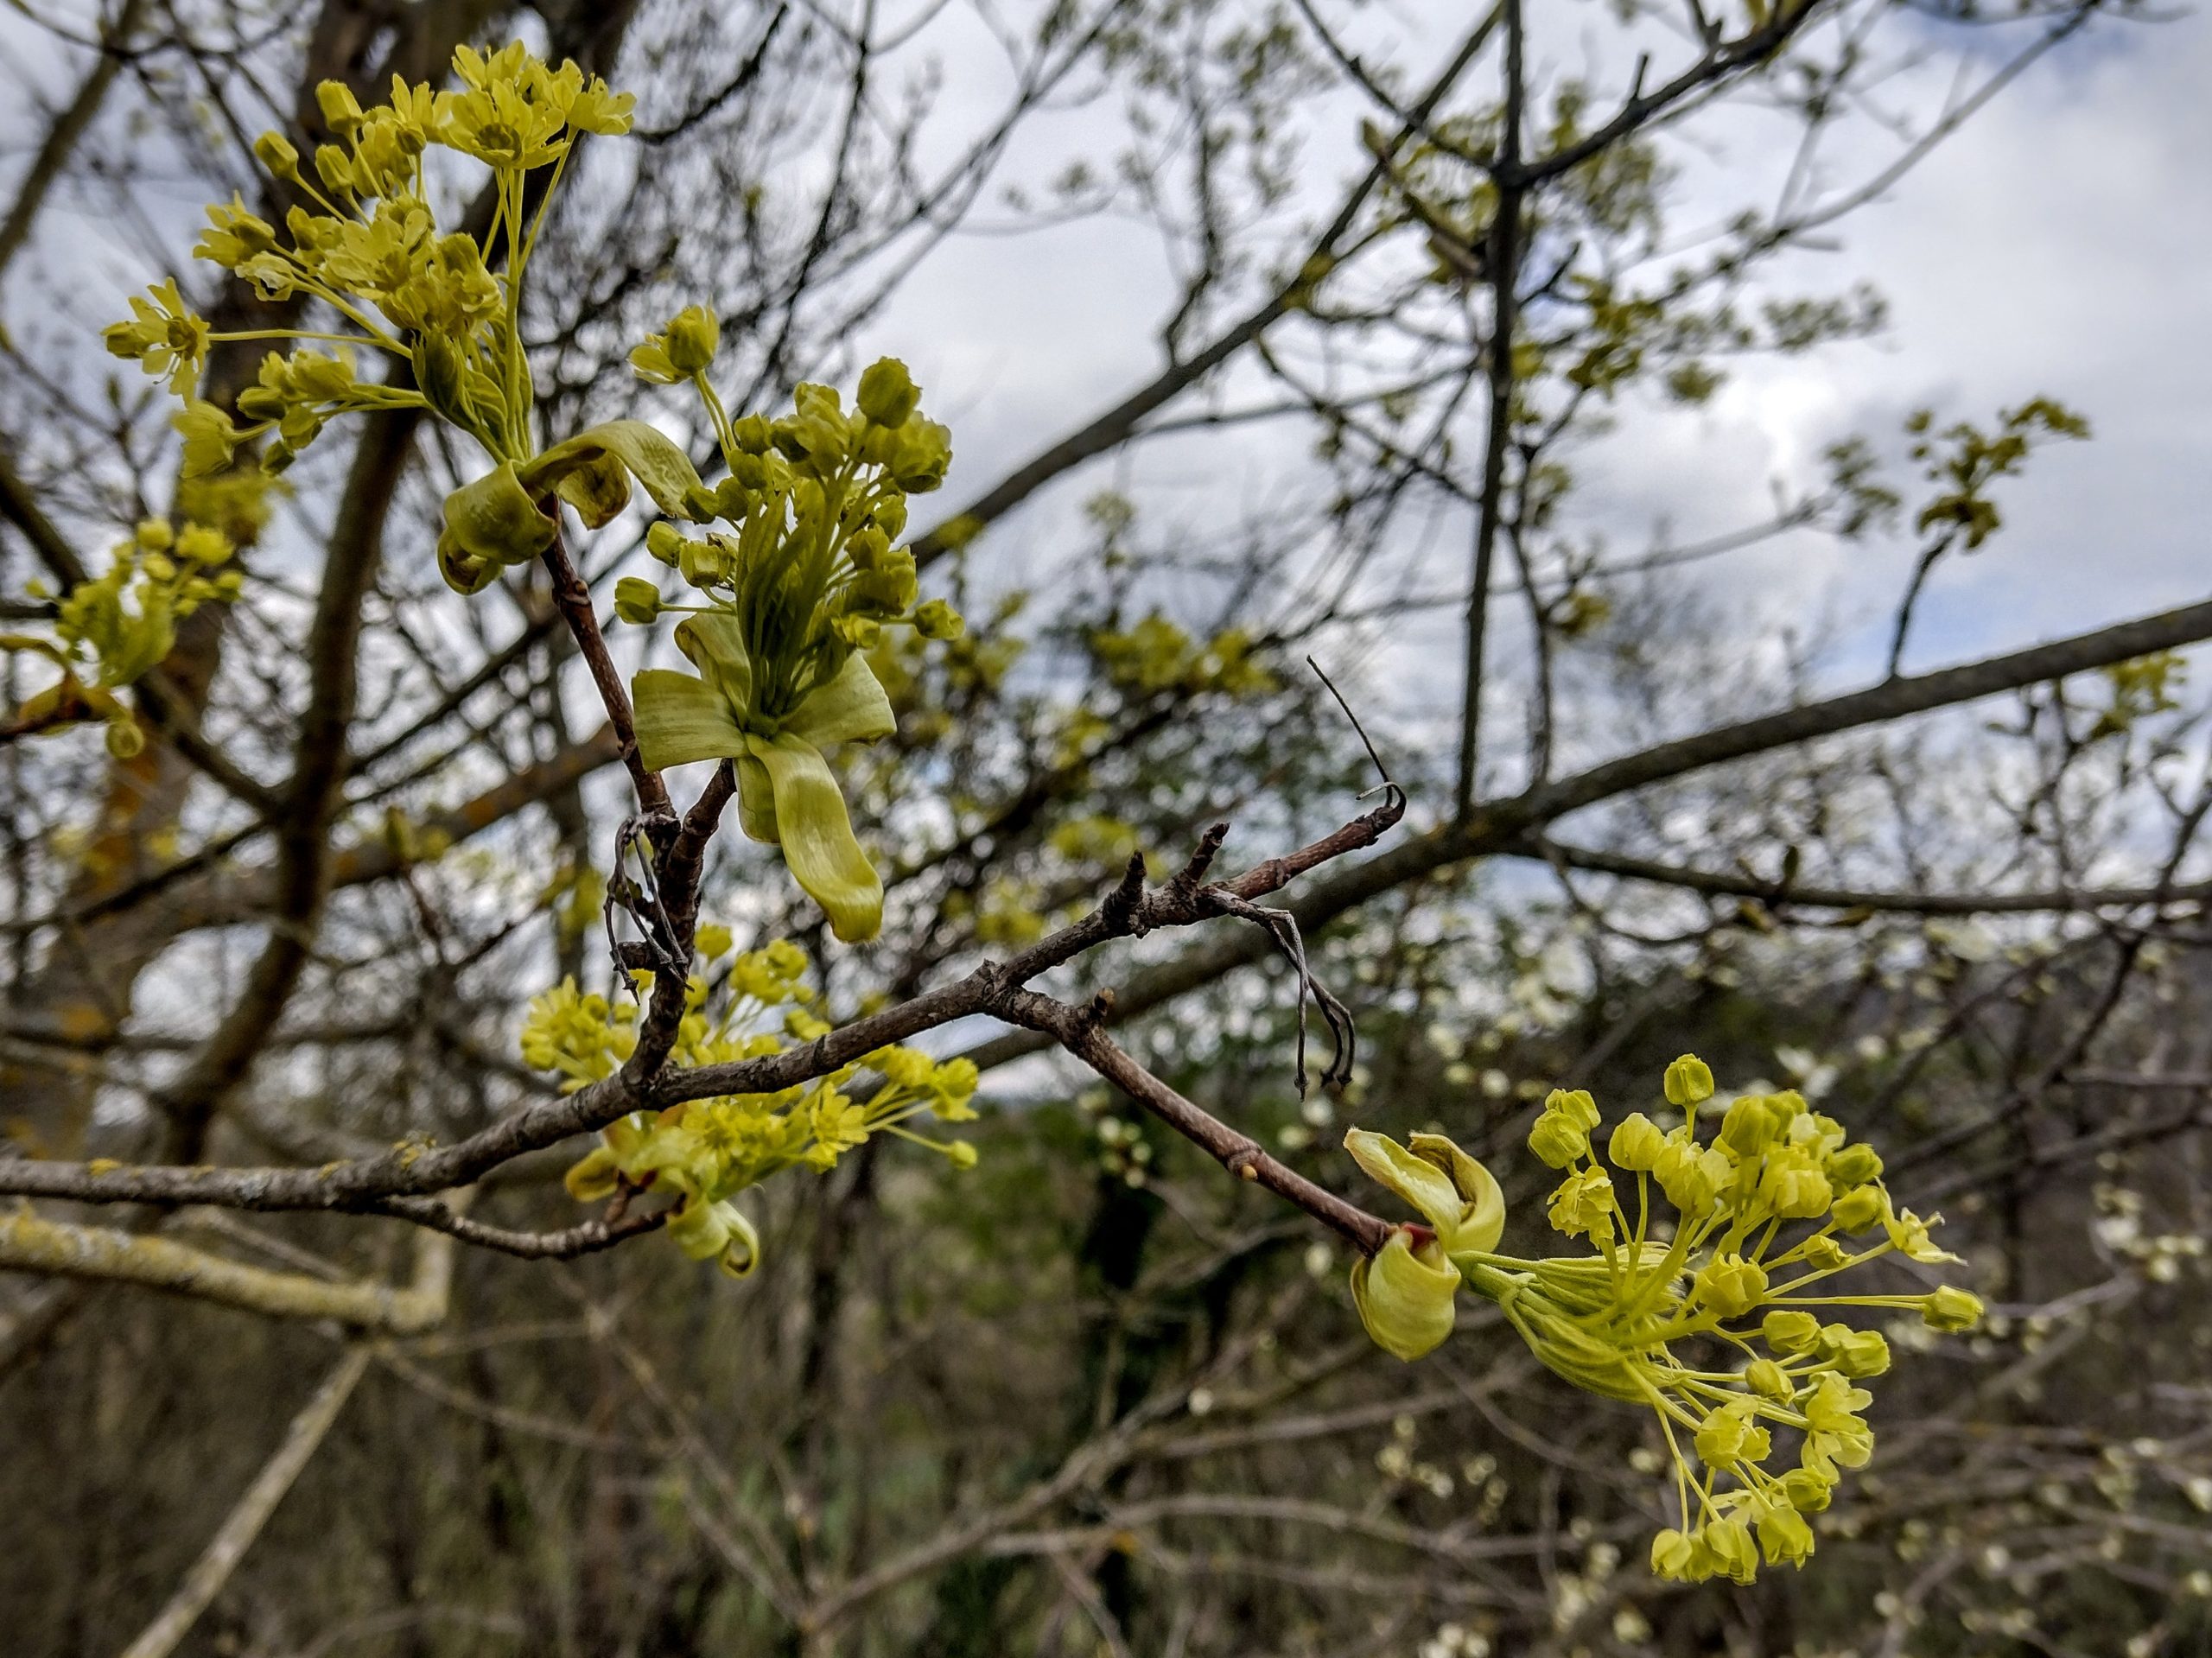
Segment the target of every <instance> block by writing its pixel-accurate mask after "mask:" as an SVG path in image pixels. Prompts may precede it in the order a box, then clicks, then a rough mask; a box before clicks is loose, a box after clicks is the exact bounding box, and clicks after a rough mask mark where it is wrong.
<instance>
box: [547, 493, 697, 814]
mask: <svg viewBox="0 0 2212 1658" xmlns="http://www.w3.org/2000/svg"><path fill="white" fill-rule="evenodd" d="M544 563H545V573H546V574H547V575H549V576H550V577H551V578H552V581H553V603H554V605H555V607H556V608H557V609H558V610H559V611H560V613H561V619H563V621H565V622H567V623H568V625H569V633H570V634H571V635H572V636H574V638H575V641H576V649H577V651H579V652H580V653H581V654H582V657H583V659H584V665H585V666H586V667H587V668H588V669H589V670H591V683H592V684H593V686H594V688H595V689H597V690H598V692H599V700H600V701H601V702H602V703H604V704H605V705H606V708H607V724H608V725H609V726H611V727H613V730H614V740H615V742H616V743H617V744H618V745H620V750H621V754H622V764H623V765H626V766H627V767H628V768H629V771H630V782H631V785H632V787H634V788H635V789H636V790H637V791H638V804H639V808H640V810H643V811H645V813H646V814H647V815H648V816H655V815H660V814H666V815H670V816H673V815H674V810H675V809H674V808H673V807H672V806H671V804H669V798H668V785H666V784H664V783H663V782H662V781H661V778H660V773H659V772H648V771H647V770H646V769H645V761H644V760H643V759H640V758H639V753H638V731H637V725H636V722H635V721H633V720H632V718H631V715H630V691H629V688H628V687H627V686H626V685H625V684H624V683H622V675H621V672H620V670H618V669H617V668H616V667H615V665H614V658H613V656H611V655H610V654H608V652H607V635H606V634H605V633H603V632H601V631H600V626H599V613H597V612H596V611H595V610H594V609H593V608H592V602H591V589H590V588H588V587H587V586H586V585H585V584H584V578H583V575H582V572H580V571H579V570H578V569H576V565H575V560H574V559H572V558H570V557H569V549H568V545H567V543H566V541H565V540H564V539H563V537H562V536H561V534H560V533H559V532H558V531H557V530H556V532H555V534H554V537H553V540H552V542H551V543H550V545H548V546H547V548H546V549H545V553H544Z"/></svg>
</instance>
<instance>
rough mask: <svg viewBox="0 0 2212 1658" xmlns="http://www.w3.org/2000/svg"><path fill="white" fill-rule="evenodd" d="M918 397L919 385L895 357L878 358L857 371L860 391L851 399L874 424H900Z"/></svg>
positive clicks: (896, 426)
mask: <svg viewBox="0 0 2212 1658" xmlns="http://www.w3.org/2000/svg"><path fill="white" fill-rule="evenodd" d="M921 400H922V393H921V388H920V387H918V386H917V385H916V384H914V381H913V377H912V375H910V374H908V373H907V372H906V365H905V364H904V363H902V362H900V361H899V359H897V358H895V357H885V358H881V359H878V360H877V361H876V362H874V363H872V364H870V365H868V368H866V369H865V370H863V371H862V372H861V389H860V394H859V396H858V397H857V398H856V399H855V401H856V402H857V403H859V404H860V408H861V413H862V414H863V415H866V416H868V418H869V419H870V420H872V421H874V422H875V423H876V424H877V425H878V426H883V427H889V428H893V429H896V428H898V427H900V426H904V425H905V424H906V417H907V416H909V415H911V414H912V413H913V412H914V410H915V408H916V406H917V405H918V404H919V403H920V402H921Z"/></svg>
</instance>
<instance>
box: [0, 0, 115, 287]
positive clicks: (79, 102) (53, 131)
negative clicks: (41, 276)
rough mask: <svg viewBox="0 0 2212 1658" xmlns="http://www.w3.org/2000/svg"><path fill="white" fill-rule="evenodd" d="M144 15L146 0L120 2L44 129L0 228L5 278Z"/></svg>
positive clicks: (0, 263) (0, 256)
mask: <svg viewBox="0 0 2212 1658" xmlns="http://www.w3.org/2000/svg"><path fill="white" fill-rule="evenodd" d="M145 10H146V0H124V3H123V9H122V10H120V11H118V12H117V13H116V15H115V21H114V22H112V23H110V24H108V25H107V26H105V28H103V29H101V30H100V40H99V58H98V59H97V60H95V61H94V62H93V64H92V69H91V71H90V73H87V74H86V76H85V79H83V80H82V81H81V82H79V85H78V87H77V94H76V96H75V97H73V98H71V99H70V100H69V102H68V104H67V106H66V107H65V108H63V109H62V111H60V113H59V114H58V115H56V116H55V117H54V124H53V125H52V126H50V127H48V129H47V132H46V137H45V139H44V140H43V141H42V142H41V143H40V145H39V147H38V154H37V155H35V156H33V157H32V158H31V164H30V165H29V167H28V168H25V169H24V171H23V181H22V184H20V185H19V186H17V187H16V200H15V204H14V205H13V206H10V208H9V209H8V217H7V219H6V220H5V222H3V223H0V272H4V271H5V270H7V268H8V267H9V265H10V264H12V263H14V261H15V257H16V254H18V253H20V252H21V251H22V248H23V244H24V243H25V242H26V241H27V240H29V237H30V232H31V224H32V222H33V221H34V220H35V219H37V217H38V215H39V210H40V209H41V207H43V206H45V205H46V197H47V193H48V191H49V190H51V189H52V188H53V187H54V181H55V180H56V179H57V178H59V177H60V175H61V169H62V168H63V166H64V165H65V164H67V162H68V159H69V155H70V152H71V151H72V150H73V149H76V147H77V143H78V141H79V139H81V138H82V137H84V136H85V129H86V128H87V127H89V126H91V125H92V118H93V117H94V116H96V115H98V114H99V108H100V105H101V104H102V103H103V102H104V101H105V99H106V98H107V89H108V87H109V86H111V85H112V84H113V82H114V80H115V77H116V75H117V73H118V72H119V71H120V70H121V69H122V67H123V64H124V48H127V47H128V46H129V45H130V36H131V35H132V34H134V33H135V32H136V31H137V28H138V20H139V18H140V17H142V16H144V15H145Z"/></svg>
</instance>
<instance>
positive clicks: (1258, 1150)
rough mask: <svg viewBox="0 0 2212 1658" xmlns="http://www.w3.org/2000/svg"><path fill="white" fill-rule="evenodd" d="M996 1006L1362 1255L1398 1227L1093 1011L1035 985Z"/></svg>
mask: <svg viewBox="0 0 2212 1658" xmlns="http://www.w3.org/2000/svg"><path fill="white" fill-rule="evenodd" d="M995 1012H997V1013H999V1014H1000V1015H1001V1017H1002V1018H1005V1019H1007V1020H1012V1021H1013V1022H1014V1023H1015V1024H1017V1025H1021V1026H1027V1028H1028V1029H1030V1030H1033V1031H1035V1032H1039V1033H1040V1034H1042V1035H1045V1036H1048V1037H1050V1038H1052V1040H1053V1041H1054V1042H1057V1043H1058V1045H1060V1046H1062V1047H1064V1048H1065V1049H1066V1050H1067V1051H1069V1052H1070V1053H1071V1054H1073V1055H1074V1056H1075V1057H1076V1058H1078V1059H1080V1060H1082V1061H1083V1063H1084V1064H1086V1065H1089V1066H1090V1068H1091V1069H1092V1070H1095V1071H1096V1072H1097V1073H1098V1074H1099V1075H1100V1076H1101V1077H1104V1078H1105V1079H1106V1080H1107V1081H1108V1082H1109V1083H1113V1084H1114V1086H1115V1087H1116V1088H1118V1089H1121V1090H1122V1092H1123V1093H1124V1094H1127V1095H1128V1096H1129V1097H1130V1098H1131V1099H1133V1100H1135V1102H1137V1103H1138V1104H1139V1105H1141V1106H1142V1107H1144V1109H1146V1110H1147V1111H1149V1112H1151V1113H1152V1115H1154V1116H1155V1117H1158V1118H1159V1119H1160V1121H1162V1122H1164V1123H1166V1125H1167V1126H1168V1127H1169V1128H1173V1130H1174V1131H1175V1132H1176V1133H1177V1134H1180V1135H1182V1136H1183V1138H1184V1139H1185V1140H1189V1141H1190V1142H1191V1143H1192V1145H1194V1146H1196V1147H1198V1148H1199V1149H1200V1150H1202V1151H1204V1152H1205V1153H1207V1155H1209V1156H1211V1158H1212V1159H1214V1160H1215V1161H1216V1162H1217V1163H1219V1164H1220V1165H1221V1166H1222V1167H1224V1168H1225V1169H1227V1170H1228V1171H1229V1172H1230V1173H1231V1174H1234V1175H1235V1176H1236V1178H1238V1179H1240V1180H1249V1181H1252V1182H1253V1183H1254V1184H1255V1185H1261V1186H1264V1187H1266V1188H1267V1189H1268V1191H1272V1192H1274V1194H1275V1195H1276V1196H1277V1197H1282V1198H1285V1199H1287V1201H1289V1202H1290V1203H1292V1204H1295V1205H1297V1207H1299V1208H1300V1209H1302V1210H1305V1211H1306V1213H1307V1214H1309V1215H1311V1216H1312V1217H1313V1218H1314V1219H1315V1220H1317V1221H1319V1222H1320V1223H1322V1224H1323V1225H1325V1226H1326V1227H1328V1228H1330V1229H1332V1230H1333V1231H1335V1232H1336V1233H1338V1235H1339V1236H1342V1237H1344V1239H1345V1240H1346V1241H1347V1242H1350V1243H1351V1244H1352V1245H1353V1246H1354V1247H1355V1248H1357V1249H1358V1250H1359V1251H1360V1253H1361V1254H1363V1255H1373V1254H1374V1253H1375V1252H1376V1250H1377V1249H1379V1248H1382V1247H1383V1244H1384V1243H1385V1242H1387V1241H1388V1240H1389V1236H1390V1234H1391V1233H1392V1232H1394V1231H1395V1230H1397V1228H1396V1227H1395V1225H1394V1224H1393V1223H1390V1222H1389V1221H1386V1220H1383V1218H1381V1217H1379V1216H1375V1215H1370V1214H1369V1213H1368V1212H1367V1211H1366V1210H1363V1209H1361V1208H1358V1207H1357V1206H1356V1205H1354V1204H1348V1203H1346V1202H1345V1201H1344V1199H1343V1198H1341V1197H1338V1196H1337V1195H1336V1194H1335V1193H1334V1192H1332V1191H1325V1190H1323V1189H1322V1188H1321V1187H1319V1186H1317V1185H1314V1184H1313V1182H1312V1181H1311V1180H1308V1179H1307V1178H1306V1177H1305V1176H1304V1175H1302V1174H1300V1173H1299V1172H1297V1171H1296V1170H1295V1169H1293V1168H1290V1167H1288V1166H1287V1165H1285V1164H1283V1163H1281V1162H1279V1161H1277V1160H1276V1159H1274V1158H1273V1157H1271V1156H1269V1155H1268V1153H1267V1151H1266V1149H1265V1148H1264V1147H1262V1146H1261V1144H1260V1142H1259V1141H1257V1140H1254V1139H1253V1138H1252V1137H1251V1136H1250V1135H1249V1134H1242V1133H1240V1132H1238V1131H1237V1130H1236V1129H1234V1128H1230V1126H1229V1125H1228V1124H1227V1123H1225V1122H1224V1121H1221V1120H1220V1119H1219V1118H1218V1117H1216V1116H1213V1115H1210V1114H1208V1113H1207V1112H1206V1111H1205V1110H1203V1109H1200V1108H1199V1107H1198V1106H1196V1105H1193V1104H1192V1102H1190V1101H1189V1100H1186V1099H1185V1098H1184V1097H1183V1096H1181V1095H1180V1094H1179V1093H1177V1092H1176V1091H1175V1090H1174V1089H1172V1088H1170V1087H1169V1086H1168V1085H1167V1084H1166V1083H1164V1082H1162V1081H1160V1078H1159V1077H1155V1076H1154V1075H1153V1074H1152V1073H1151V1072H1150V1071H1148V1070H1146V1069H1145V1068H1144V1067H1143V1066H1142V1065H1141V1064H1138V1063H1137V1062H1136V1061H1135V1059H1134V1058H1130V1056H1129V1055H1128V1052H1127V1051H1124V1050H1123V1049H1122V1047H1120V1046H1119V1045H1117V1044H1116V1042H1115V1041H1114V1039H1112V1038H1111V1037H1109V1036H1108V1035H1107V1034H1106V1032H1105V1028H1104V1026H1103V1023H1102V1022H1101V1021H1100V1020H1099V1019H1097V1018H1096V1016H1095V1014H1093V1013H1091V1012H1090V1010H1088V1009H1082V1008H1076V1007H1069V1006H1068V1005H1067V1003H1065V1002H1064V1001H1054V1000H1053V999H1052V997H1050V996H1040V995H1039V994H1037V993H1036V992H1034V991H1031V990H1012V991H1008V992H1007V994H1005V995H1004V996H1002V997H1001V998H1000V999H999V1001H998V1003H997V1004H996V1007H995Z"/></svg>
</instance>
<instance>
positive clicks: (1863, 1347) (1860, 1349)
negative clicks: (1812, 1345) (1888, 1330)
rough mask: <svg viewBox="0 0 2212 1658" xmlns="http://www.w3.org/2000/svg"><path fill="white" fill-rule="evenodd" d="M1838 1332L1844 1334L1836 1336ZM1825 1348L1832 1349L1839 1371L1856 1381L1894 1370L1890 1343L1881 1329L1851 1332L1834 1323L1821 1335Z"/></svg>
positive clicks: (1831, 1354) (1822, 1344)
mask: <svg viewBox="0 0 2212 1658" xmlns="http://www.w3.org/2000/svg"><path fill="white" fill-rule="evenodd" d="M1836 1331H1842V1333H1841V1334H1840V1335H1838V1334H1836V1333H1834V1332H1836ZM1821 1346H1822V1347H1823V1348H1826V1349H1828V1350H1829V1351H1830V1356H1831V1357H1832V1358H1833V1359H1834V1363H1835V1368H1836V1369H1837V1370H1838V1371H1839V1372H1840V1373H1841V1374H1842V1375H1847V1376H1849V1377H1851V1378H1852V1379H1853V1381H1857V1380H1858V1379H1859V1378H1860V1377H1863V1376H1878V1375H1881V1374H1882V1373H1883V1372H1884V1371H1885V1370H1886V1369H1889V1368H1890V1344H1889V1342H1888V1341H1887V1340H1886V1339H1885V1338H1884V1337H1883V1335H1882V1332H1881V1331H1878V1330H1847V1329H1844V1327H1843V1326H1842V1325H1840V1324H1831V1325H1829V1326H1828V1328H1827V1330H1824V1331H1821Z"/></svg>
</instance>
